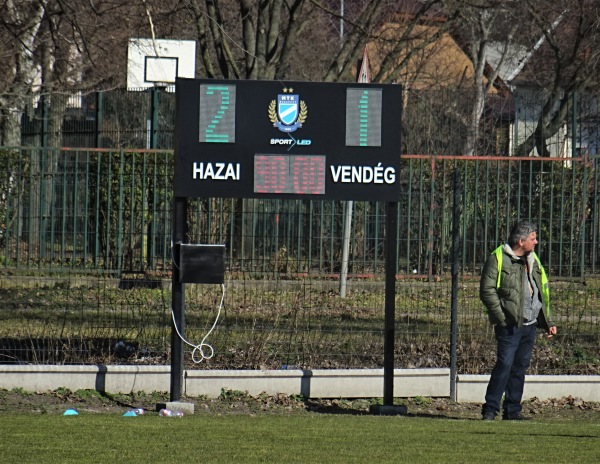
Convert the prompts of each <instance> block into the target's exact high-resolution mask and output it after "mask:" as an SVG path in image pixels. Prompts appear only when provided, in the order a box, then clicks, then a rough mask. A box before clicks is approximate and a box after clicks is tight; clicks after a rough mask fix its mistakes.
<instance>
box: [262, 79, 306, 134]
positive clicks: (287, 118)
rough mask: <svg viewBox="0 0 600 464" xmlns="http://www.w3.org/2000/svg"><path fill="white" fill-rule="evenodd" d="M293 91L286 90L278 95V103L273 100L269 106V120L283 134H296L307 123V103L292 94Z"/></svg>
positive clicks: (290, 89)
mask: <svg viewBox="0 0 600 464" xmlns="http://www.w3.org/2000/svg"><path fill="white" fill-rule="evenodd" d="M293 91H294V89H292V88H289V89H288V88H284V89H283V93H282V94H281V93H280V94H279V95H277V102H275V100H271V103H270V104H269V120H270V121H271V122H272V123H273V126H274V127H277V129H279V130H280V131H281V132H286V133H290V132H294V131H296V129H298V128H299V127H302V124H303V123H304V121H306V115H307V114H308V108H307V107H306V103H304V101H303V100H300V98H299V96H298V95H295V94H292V92H293ZM275 108H277V111H276V110H275Z"/></svg>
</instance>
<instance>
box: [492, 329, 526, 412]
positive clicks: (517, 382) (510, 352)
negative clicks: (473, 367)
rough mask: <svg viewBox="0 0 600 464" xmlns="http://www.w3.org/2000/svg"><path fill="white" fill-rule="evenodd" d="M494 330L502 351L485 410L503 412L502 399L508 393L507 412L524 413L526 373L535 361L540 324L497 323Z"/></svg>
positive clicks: (498, 353)
mask: <svg viewBox="0 0 600 464" xmlns="http://www.w3.org/2000/svg"><path fill="white" fill-rule="evenodd" d="M494 330H495V332H496V340H497V342H498V352H497V354H496V364H495V366H494V369H493V370H492V375H491V377H490V382H489V384H488V387H487V391H486V394H485V404H484V405H483V408H482V413H483V414H485V413H486V412H494V413H497V412H499V411H500V401H501V400H502V395H504V405H503V411H504V415H509V416H512V415H514V414H518V413H519V412H521V399H522V398H523V386H524V384H525V372H526V371H527V369H528V368H529V362H530V361H531V353H532V351H533V345H534V344H535V335H536V327H535V324H532V325H524V326H522V327H517V326H516V325H511V326H508V327H500V326H496V327H495V328H494Z"/></svg>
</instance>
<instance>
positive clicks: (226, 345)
mask: <svg viewBox="0 0 600 464" xmlns="http://www.w3.org/2000/svg"><path fill="white" fill-rule="evenodd" d="M457 169H458V170H459V173H460V178H461V190H460V192H459V194H460V197H459V198H460V199H461V222H460V243H461V253H460V270H459V274H460V282H461V283H460V287H459V305H458V308H459V341H458V356H459V358H458V369H459V372H463V373H478V372H486V371H487V370H488V369H489V362H490V360H491V359H492V358H493V343H492V342H491V337H492V335H491V331H490V328H489V325H488V323H487V321H486V319H485V316H484V314H483V312H482V308H481V304H480V302H479V299H478V293H477V283H478V275H479V272H480V269H481V267H482V264H483V262H484V260H485V258H486V257H487V254H488V253H489V252H490V251H491V250H492V249H493V248H495V247H496V246H497V245H498V244H499V243H501V242H502V241H503V240H504V239H505V238H506V235H507V233H508V230H509V227H510V224H511V223H512V222H514V221H515V220H517V219H530V220H533V221H534V222H536V223H537V224H538V226H539V239H540V244H539V246H538V252H539V255H540V256H541V258H542V260H543V262H544V264H545V266H546V268H547V270H548V272H549V275H550V279H551V282H552V290H553V311H554V315H555V318H556V319H557V322H558V325H559V330H560V332H559V334H560V335H559V336H558V337H556V339H555V340H554V341H552V342H547V341H545V340H543V341H541V343H539V344H538V347H537V348H536V350H537V351H538V353H537V355H536V356H535V357H534V363H535V364H534V365H533V367H532V369H533V370H532V371H533V372H540V373H596V372H597V370H598V368H599V367H600V348H599V346H600V343H599V342H600V328H599V325H598V321H599V319H598V318H599V316H600V298H599V297H600V276H599V274H600V255H599V249H600V246H599V240H600V219H599V213H600V212H599V210H598V205H599V195H600V192H599V188H600V178H599V174H598V171H599V169H598V159H597V158H594V157H580V158H574V159H556V158H523V159H520V158H509V157H498V158H493V157H468V158H467V157H451V156H437V157H432V156H423V155H404V156H403V157H402V170H401V195H400V198H398V199H397V200H398V214H399V225H398V230H397V235H398V249H397V261H398V269H399V271H398V283H397V288H396V290H397V308H398V314H397V326H396V337H397V343H396V346H397V352H396V359H397V365H398V366H399V367H403V366H404V367H411V366H417V367H426V366H442V367H447V366H448V365H449V356H450V354H449V340H450V295H451V289H450V248H451V243H452V237H451V230H452V223H451V218H452V199H453V196H454V182H453V179H454V173H455V171H456V170H457ZM172 183H173V179H172V153H171V152H170V151H160V150H101V149H80V150H74V149H40V148H19V149H10V148H4V149H2V150H0V217H1V222H2V227H3V228H2V237H1V242H0V273H1V283H0V296H1V297H2V301H3V304H2V305H1V306H0V319H1V320H2V324H0V327H1V329H0V363H3V362H22V363H109V362H110V363H114V362H119V363H168V360H169V349H170V323H171V319H170V318H171V314H170V301H171V294H170V289H169V288H170V287H169V279H170V271H171V267H172V264H171V238H170V230H171V200H172ZM189 202H190V204H189V208H188V215H189V217H188V223H189V226H190V227H189V229H190V231H189V241H190V242H191V243H225V244H226V245H227V292H226V300H225V306H224V308H223V311H222V312H221V314H220V315H219V316H220V320H219V324H218V325H217V329H216V330H215V331H214V332H213V334H212V335H211V339H210V340H208V342H209V343H211V344H212V345H213V347H214V350H215V356H214V357H213V358H212V359H207V360H204V361H203V362H202V363H200V364H198V365H194V366H195V367H197V368H206V367H207V368H260V367H268V368H280V367H281V366H290V365H295V366H300V367H305V368H326V367H344V368H349V367H380V366H381V365H382V363H383V307H384V301H383V300H384V293H383V267H384V254H383V252H384V246H385V234H384V231H385V227H384V224H385V208H384V205H382V204H378V203H372V202H354V206H353V211H352V232H351V249H350V266H349V268H350V275H349V280H348V293H347V296H346V297H345V298H342V297H341V296H340V294H339V282H338V278H339V271H340V263H341V249H342V234H341V231H342V225H343V222H344V218H345V215H346V208H348V204H347V203H345V202H324V201H306V200H262V199H261V200H259V199H201V200H189ZM219 298H220V289H219V288H213V287H212V286H205V285H188V286H187V288H186V302H187V303H186V314H187V317H186V319H187V332H186V338H188V340H192V341H196V342H197V343H199V341H200V340H202V338H203V336H204V334H206V333H207V331H208V330H209V329H210V327H211V326H212V324H213V322H214V320H215V318H216V317H217V308H218V303H219ZM191 350H192V348H191V347H189V348H188V352H187V355H186V363H187V364H189V365H192V364H193V363H192V361H191V360H190V356H189V355H190V351H191Z"/></svg>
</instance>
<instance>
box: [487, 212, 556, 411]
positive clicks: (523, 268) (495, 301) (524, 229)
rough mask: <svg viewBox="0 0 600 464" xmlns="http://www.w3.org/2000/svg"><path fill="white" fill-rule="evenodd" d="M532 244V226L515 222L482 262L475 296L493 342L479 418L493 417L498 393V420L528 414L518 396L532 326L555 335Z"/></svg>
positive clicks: (544, 279)
mask: <svg viewBox="0 0 600 464" xmlns="http://www.w3.org/2000/svg"><path fill="white" fill-rule="evenodd" d="M537 243H538V241H537V233H536V227H535V225H534V224H532V223H531V222H527V221H522V222H519V223H517V224H516V225H515V226H514V227H513V228H512V230H511V232H510V235H509V237H508V240H507V243H505V244H504V245H502V246H500V247H498V248H497V249H496V250H494V251H493V252H492V254H491V255H490V256H489V258H488V259H487V261H486V262H485V265H484V266H483V271H482V274H481V282H480V286H479V296H480V298H481V301H482V302H483V304H484V305H485V307H486V309H487V313H488V316H489V320H490V323H491V324H493V325H494V332H495V335H496V340H497V343H498V345H497V354H496V364H495V366H494V369H493V370H492V375H491V377H490V381H489V384H488V387H487V391H486V394H485V403H484V405H483V408H482V410H481V414H482V415H483V419H484V420H494V419H495V418H496V415H497V414H498V412H499V411H500V402H501V400H502V395H504V403H503V414H502V418H503V419H505V420H527V419H528V418H527V417H525V416H523V415H522V414H521V399H522V397H523V386H524V384H525V372H526V371H527V369H528V368H529V362H530V360H531V353H532V351H533V345H534V344H535V337H536V327H538V326H539V327H541V328H543V329H544V330H545V331H546V336H547V337H548V338H550V337H552V336H553V335H556V326H555V325H554V324H553V323H552V322H550V319H549V317H550V293H549V290H548V277H547V276H546V272H545V271H544V268H543V267H542V265H541V263H540V260H539V258H538V257H537V255H536V254H535V252H534V248H535V245H536V244H537Z"/></svg>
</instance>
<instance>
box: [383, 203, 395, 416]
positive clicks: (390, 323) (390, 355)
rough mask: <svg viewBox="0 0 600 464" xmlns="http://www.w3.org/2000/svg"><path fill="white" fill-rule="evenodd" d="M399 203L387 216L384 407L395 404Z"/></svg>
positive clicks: (391, 208) (390, 206)
mask: <svg viewBox="0 0 600 464" xmlns="http://www.w3.org/2000/svg"><path fill="white" fill-rule="evenodd" d="M397 231H398V203H397V202H395V201H390V202H388V204H387V214H386V241H385V243H386V249H385V324H384V339H383V405H384V406H393V404H394V339H395V322H396V270H397V263H396V249H397V247H398V238H397Z"/></svg>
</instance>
